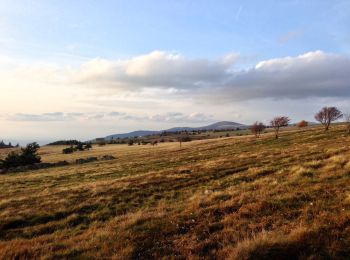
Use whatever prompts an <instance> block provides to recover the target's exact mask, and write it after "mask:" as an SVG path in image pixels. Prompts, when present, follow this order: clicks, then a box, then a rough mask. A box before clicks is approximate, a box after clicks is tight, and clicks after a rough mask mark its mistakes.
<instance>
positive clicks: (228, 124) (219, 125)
mask: <svg viewBox="0 0 350 260" xmlns="http://www.w3.org/2000/svg"><path fill="white" fill-rule="evenodd" d="M236 128H239V129H246V128H248V126H247V125H244V124H241V123H236V122H232V121H219V122H216V123H213V124H210V125H206V126H199V127H187V126H184V127H172V128H169V129H165V130H136V131H132V132H128V133H121V134H112V135H108V136H105V137H104V138H105V139H106V140H112V139H115V138H127V137H134V136H138V137H142V136H146V135H152V134H160V133H162V132H179V131H196V130H225V129H236Z"/></svg>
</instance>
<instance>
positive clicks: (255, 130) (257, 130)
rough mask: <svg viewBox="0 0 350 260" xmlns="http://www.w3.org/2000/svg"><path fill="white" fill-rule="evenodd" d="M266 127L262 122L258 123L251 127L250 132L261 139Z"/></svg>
mask: <svg viewBox="0 0 350 260" xmlns="http://www.w3.org/2000/svg"><path fill="white" fill-rule="evenodd" d="M265 128H266V127H265V125H264V124H263V123H261V122H258V121H256V122H255V123H254V124H253V125H252V126H251V127H250V131H251V132H252V133H253V134H254V135H255V137H259V136H260V135H261V133H262V132H263V131H264V130H265Z"/></svg>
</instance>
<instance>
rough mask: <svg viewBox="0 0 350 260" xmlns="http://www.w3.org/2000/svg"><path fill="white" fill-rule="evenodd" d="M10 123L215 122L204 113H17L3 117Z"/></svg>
mask: <svg viewBox="0 0 350 260" xmlns="http://www.w3.org/2000/svg"><path fill="white" fill-rule="evenodd" d="M3 117H4V118H6V119H7V120H9V121H21V122H59V121H91V120H107V121H113V120H132V121H137V122H139V121H151V122H166V123H201V122H203V123H204V122H210V121H212V120H213V117H212V116H211V115H206V114H204V113H199V112H193V113H189V114H185V113H181V112H167V113H161V114H153V115H147V114H144V115H136V114H128V113H124V112H116V111H112V112H101V113H76V112H74V113H64V112H53V113H42V114H26V113H16V114H12V115H8V116H3Z"/></svg>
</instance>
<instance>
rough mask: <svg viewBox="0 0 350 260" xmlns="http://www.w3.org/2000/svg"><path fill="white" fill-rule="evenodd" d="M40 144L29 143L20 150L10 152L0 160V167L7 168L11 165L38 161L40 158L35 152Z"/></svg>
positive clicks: (15, 165) (29, 163)
mask: <svg viewBox="0 0 350 260" xmlns="http://www.w3.org/2000/svg"><path fill="white" fill-rule="evenodd" d="M39 148H40V146H39V145H38V144H37V143H30V144H28V145H27V146H26V147H25V148H22V149H21V152H20V153H18V152H14V151H12V152H10V153H9V154H8V155H7V156H6V158H5V159H4V160H0V168H3V169H8V168H12V167H18V166H24V165H31V164H35V163H40V162H41V158H40V156H39V155H38V154H37V152H38V149H39Z"/></svg>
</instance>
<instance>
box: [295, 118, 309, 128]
mask: <svg viewBox="0 0 350 260" xmlns="http://www.w3.org/2000/svg"><path fill="white" fill-rule="evenodd" d="M308 125H309V122H307V121H305V120H301V121H300V122H299V123H298V124H297V127H299V128H303V127H307V126H308Z"/></svg>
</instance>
